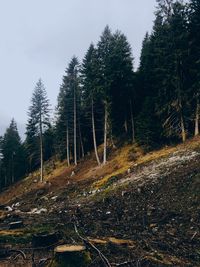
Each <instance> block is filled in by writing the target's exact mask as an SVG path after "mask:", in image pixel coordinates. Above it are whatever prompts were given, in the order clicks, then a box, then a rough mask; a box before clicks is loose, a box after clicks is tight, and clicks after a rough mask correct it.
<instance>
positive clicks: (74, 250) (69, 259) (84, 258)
mask: <svg viewBox="0 0 200 267" xmlns="http://www.w3.org/2000/svg"><path fill="white" fill-rule="evenodd" d="M90 263H91V257H90V253H89V252H88V251H87V250H86V248H85V246H81V245H76V246H72V245H62V246H58V247H56V248H55V249H54V258H53V260H52V262H51V263H50V265H49V267H86V266H88V265H89V264H90Z"/></svg>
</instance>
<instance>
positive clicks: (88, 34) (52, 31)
mask: <svg viewBox="0 0 200 267" xmlns="http://www.w3.org/2000/svg"><path fill="white" fill-rule="evenodd" d="M155 5H156V1H155V0H71V1H70V0H0V38H1V41H0V134H2V133H3V131H4V130H5V127H6V126H7V125H8V124H9V122H10V120H11V118H12V117H14V118H15V119H16V121H17V123H18V127H19V130H20V133H23V131H24V125H25V123H26V120H27V109H28V106H29V104H30V98H31V95H32V91H33V89H34V86H35V83H36V82H37V80H38V79H39V78H40V77H41V78H42V80H43V82H44V84H45V87H46V89H47V93H48V96H49V98H50V101H51V104H52V106H53V107H54V106H55V104H56V99H57V95H58V91H59V85H60V83H61V82H62V76H63V74H64V70H65V68H66V66H67V64H68V62H69V61H70V59H71V57H72V56H73V55H76V56H78V58H79V60H81V59H82V58H83V56H84V54H85V52H86V50H87V48H88V46H89V44H90V43H91V42H94V43H96V42H97V41H98V39H99V36H100V35H101V33H102V31H103V29H104V27H105V26H106V25H107V24H108V25H109V26H110V27H111V29H112V30H113V31H115V30H117V29H119V30H121V31H122V32H123V33H124V34H125V35H126V36H127V37H128V40H129V42H130V44H131V46H132V50H133V56H134V57H135V66H137V65H138V61H139V55H140V50H141V43H142V40H143V37H144V35H145V32H146V31H151V29H152V22H153V20H154V10H155Z"/></svg>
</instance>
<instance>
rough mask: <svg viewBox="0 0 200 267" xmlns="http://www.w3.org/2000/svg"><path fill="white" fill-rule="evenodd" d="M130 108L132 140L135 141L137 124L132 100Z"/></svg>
mask: <svg viewBox="0 0 200 267" xmlns="http://www.w3.org/2000/svg"><path fill="white" fill-rule="evenodd" d="M130 110H131V129H132V142H133V143H135V124H134V118H133V106H132V101H131V100H130Z"/></svg>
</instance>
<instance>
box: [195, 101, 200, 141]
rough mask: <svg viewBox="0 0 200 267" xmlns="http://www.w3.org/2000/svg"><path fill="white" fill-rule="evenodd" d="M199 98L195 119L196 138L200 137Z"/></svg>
mask: <svg viewBox="0 0 200 267" xmlns="http://www.w3.org/2000/svg"><path fill="white" fill-rule="evenodd" d="M199 110H200V104H199V96H197V106H196V117H195V136H197V135H199Z"/></svg>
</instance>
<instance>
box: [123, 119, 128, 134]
mask: <svg viewBox="0 0 200 267" xmlns="http://www.w3.org/2000/svg"><path fill="white" fill-rule="evenodd" d="M124 129H125V133H126V134H127V133H128V123H127V118H125V121H124Z"/></svg>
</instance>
